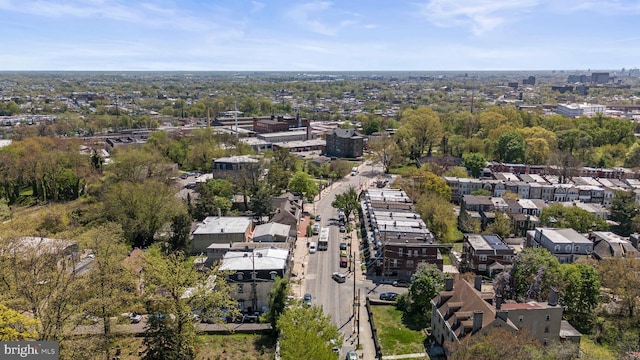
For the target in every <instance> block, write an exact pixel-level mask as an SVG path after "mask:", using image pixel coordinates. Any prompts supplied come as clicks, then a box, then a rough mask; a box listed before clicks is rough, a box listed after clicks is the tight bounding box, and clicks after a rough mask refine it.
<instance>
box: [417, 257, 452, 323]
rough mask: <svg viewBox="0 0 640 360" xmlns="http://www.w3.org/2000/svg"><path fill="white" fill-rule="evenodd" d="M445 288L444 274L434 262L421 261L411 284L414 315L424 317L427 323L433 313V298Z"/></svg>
mask: <svg viewBox="0 0 640 360" xmlns="http://www.w3.org/2000/svg"><path fill="white" fill-rule="evenodd" d="M443 288H444V274H443V273H442V271H440V270H439V269H438V267H437V266H435V265H434V264H427V263H421V264H420V265H419V266H418V268H417V269H416V272H415V273H414V274H413V281H412V282H411V285H409V300H410V306H409V312H410V313H411V314H412V316H416V317H423V320H424V324H425V325H426V324H427V320H428V318H429V314H431V299H433V298H434V297H435V296H436V295H438V292H439V291H440V290H442V289H443Z"/></svg>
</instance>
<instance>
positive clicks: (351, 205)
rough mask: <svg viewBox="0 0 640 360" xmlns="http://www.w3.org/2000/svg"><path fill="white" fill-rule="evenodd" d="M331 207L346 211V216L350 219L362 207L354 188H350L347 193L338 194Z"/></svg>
mask: <svg viewBox="0 0 640 360" xmlns="http://www.w3.org/2000/svg"><path fill="white" fill-rule="evenodd" d="M331 206H333V207H334V208H336V209H339V210H342V211H344V215H345V217H346V218H347V219H348V218H349V216H350V215H351V213H352V212H354V211H355V210H357V209H358V207H359V206H360V203H359V202H358V193H357V192H356V189H355V188H354V187H353V186H349V189H348V190H347V191H345V192H343V193H342V194H337V195H336V197H335V199H334V200H333V202H331Z"/></svg>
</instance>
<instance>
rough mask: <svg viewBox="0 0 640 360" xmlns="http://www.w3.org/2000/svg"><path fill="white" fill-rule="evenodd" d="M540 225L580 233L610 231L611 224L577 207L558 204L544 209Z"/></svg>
mask: <svg viewBox="0 0 640 360" xmlns="http://www.w3.org/2000/svg"><path fill="white" fill-rule="evenodd" d="M540 225H542V226H551V227H559V228H572V229H574V230H575V231H577V232H580V233H586V232H589V231H594V230H597V231H603V230H608V229H609V224H607V222H606V221H604V220H602V219H601V218H599V217H597V216H596V215H594V214H591V213H590V212H588V211H586V210H584V209H581V208H579V207H576V206H571V207H565V206H564V205H563V204H557V203H556V204H551V205H549V206H548V207H546V208H544V209H542V214H541V215H540Z"/></svg>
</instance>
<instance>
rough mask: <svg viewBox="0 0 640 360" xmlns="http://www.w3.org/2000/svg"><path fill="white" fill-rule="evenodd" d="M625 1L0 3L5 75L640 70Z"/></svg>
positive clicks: (638, 9)
mask: <svg viewBox="0 0 640 360" xmlns="http://www.w3.org/2000/svg"><path fill="white" fill-rule="evenodd" d="M639 14H640V3H638V2H637V1H624V0H620V1H617V0H594V1H588V2H584V1H578V0H562V1H546V0H512V1H509V2H496V1H491V0H459V1H455V2H453V1H447V0H428V1H420V0H416V1H384V0H372V1H365V0H355V1H348V2H338V1H334V2H329V1H306V2H296V1H270V2H267V1H255V0H254V1H216V2H215V3H210V2H207V1H196V0H187V1H181V2H177V1H168V0H148V1H145V2H140V3H138V2H135V3H130V2H126V1H120V0H85V1H80V0H67V1H63V0H53V1H43V0H23V1H17V0H0V23H1V24H2V27H1V28H2V30H1V34H2V35H3V36H2V37H3V42H4V46H3V48H4V51H2V52H0V70H2V71H14V70H15V71H37V70H43V71H47V70H52V71H54V70H81V71H113V70H130V71H136V70H139V71H411V70H414V71H447V70H452V71H455V70H471V71H472V70H479V71H480V70H553V69H557V70H562V69H567V70H572V69H594V70H595V69H621V68H632V67H636V66H637V64H636V63H634V61H635V60H634V59H637V58H639V57H640V36H638V35H636V34H638V33H640V31H639V30H640V25H637V21H634V20H635V19H636V18H637V17H638V15H639Z"/></svg>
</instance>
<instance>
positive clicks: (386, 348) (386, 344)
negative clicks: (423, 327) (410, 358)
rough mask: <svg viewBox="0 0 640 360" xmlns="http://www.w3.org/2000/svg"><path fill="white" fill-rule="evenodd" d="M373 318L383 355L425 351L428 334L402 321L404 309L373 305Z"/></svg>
mask: <svg viewBox="0 0 640 360" xmlns="http://www.w3.org/2000/svg"><path fill="white" fill-rule="evenodd" d="M371 311H372V312H373V320H374V322H375V324H376V327H377V328H378V338H379V339H380V346H381V347H382V355H400V354H415V353H423V352H424V341H425V339H426V335H425V334H424V333H423V332H421V331H417V330H411V329H409V328H408V327H407V326H405V324H403V322H402V311H400V310H397V309H396V308H395V307H394V306H389V305H375V306H371Z"/></svg>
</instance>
